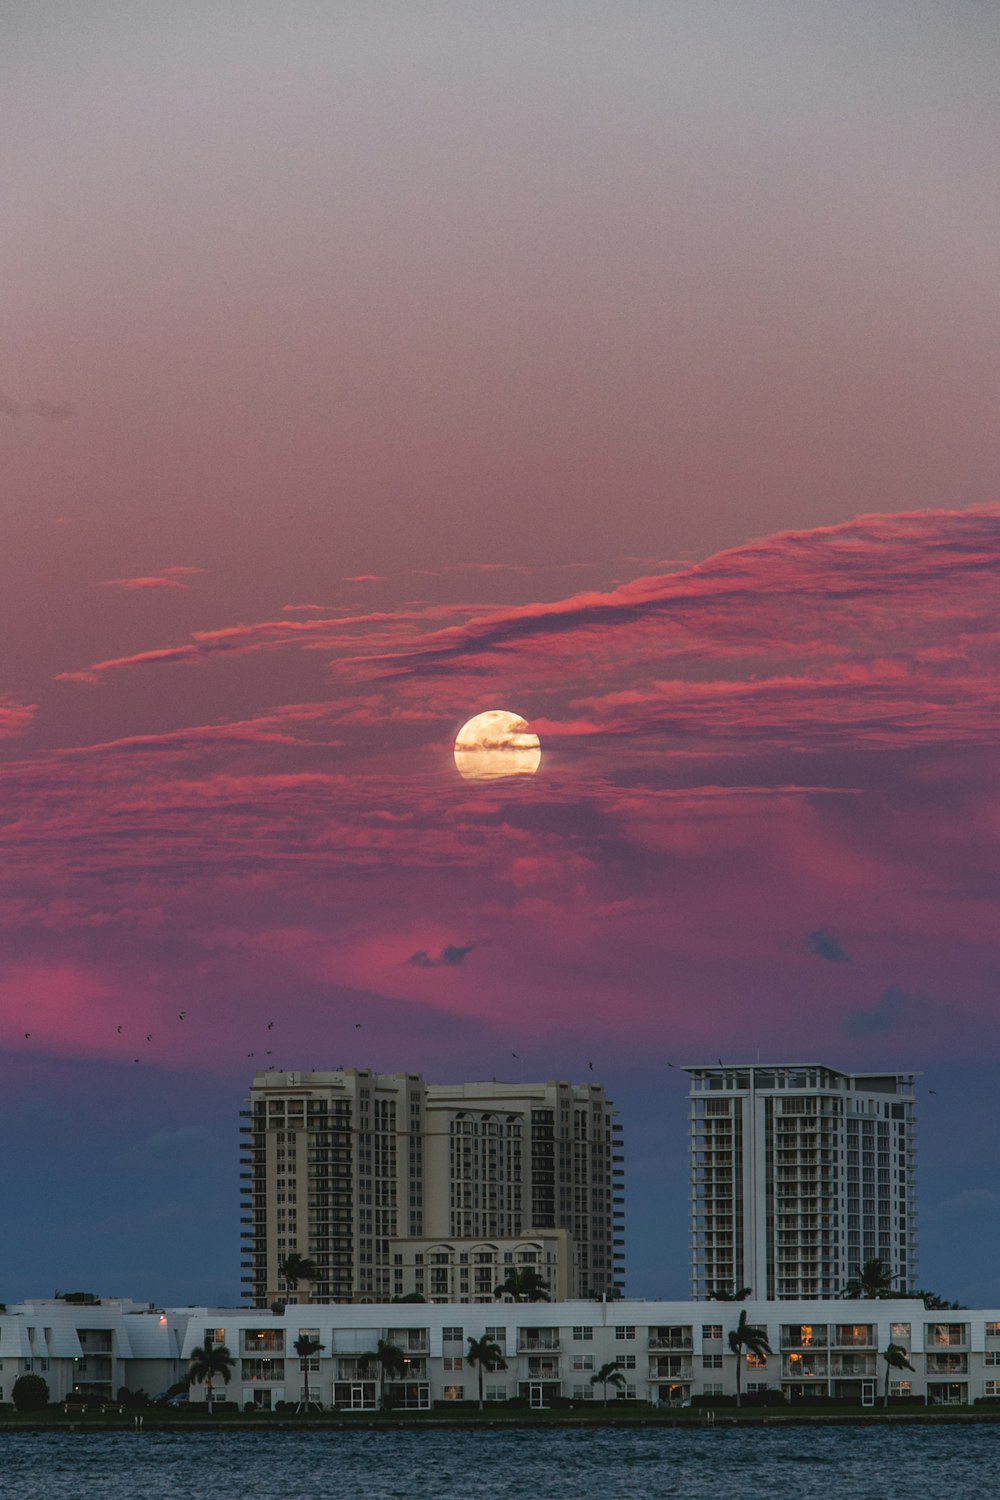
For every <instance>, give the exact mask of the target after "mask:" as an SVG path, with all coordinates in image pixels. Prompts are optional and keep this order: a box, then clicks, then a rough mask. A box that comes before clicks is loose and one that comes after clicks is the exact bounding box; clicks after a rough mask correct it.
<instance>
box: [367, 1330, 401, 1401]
mask: <svg viewBox="0 0 1000 1500" xmlns="http://www.w3.org/2000/svg"><path fill="white" fill-rule="evenodd" d="M409 1363H410V1361H409V1360H408V1359H407V1357H406V1354H405V1352H404V1351H403V1350H402V1349H401V1348H400V1347H399V1345H398V1344H393V1343H390V1342H389V1340H388V1339H379V1341H378V1344H377V1345H376V1347H375V1348H374V1349H369V1350H368V1352H367V1353H366V1354H362V1355H361V1357H360V1364H361V1366H362V1368H365V1367H367V1368H368V1369H369V1370H374V1372H375V1378H376V1379H377V1380H378V1404H379V1406H380V1407H381V1405H382V1388H383V1386H384V1385H385V1378H386V1376H387V1375H388V1377H389V1379H390V1380H402V1379H403V1377H404V1375H405V1374H406V1369H407V1366H408V1365H409Z"/></svg>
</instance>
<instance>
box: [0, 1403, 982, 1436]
mask: <svg viewBox="0 0 1000 1500" xmlns="http://www.w3.org/2000/svg"><path fill="white" fill-rule="evenodd" d="M998 1422H1000V1409H998V1410H986V1411H975V1410H970V1409H968V1408H964V1409H962V1410H958V1411H947V1410H944V1411H942V1410H935V1409H933V1408H932V1409H929V1410H924V1411H920V1412H906V1413H897V1412H881V1411H863V1410H858V1411H849V1412H805V1411H801V1412H779V1411H775V1410H774V1409H773V1408H772V1409H770V1410H767V1409H763V1410H759V1411H753V1410H752V1411H738V1410H735V1409H729V1408H727V1409H725V1410H724V1411H715V1412H701V1411H699V1412H697V1413H695V1412H690V1411H685V1412H683V1413H677V1414H673V1413H672V1414H670V1415H667V1414H663V1415H659V1414H657V1415H652V1414H650V1413H648V1412H646V1413H641V1414H640V1413H636V1414H635V1416H631V1415H629V1416H626V1415H611V1414H608V1415H607V1416H604V1415H603V1414H601V1415H598V1414H596V1413H595V1414H594V1415H593V1416H591V1415H590V1414H589V1413H587V1414H580V1413H574V1412H555V1411H554V1412H551V1413H549V1412H543V1413H537V1412H536V1413H528V1412H516V1413H514V1412H512V1413H510V1415H505V1416H499V1415H496V1414H492V1415H489V1414H487V1413H479V1412H476V1413H474V1414H470V1415H468V1416H461V1417H458V1416H446V1415H444V1414H438V1413H436V1412H428V1413H426V1414H425V1413H420V1414H417V1413H410V1414H406V1415H387V1416H380V1415H378V1414H376V1413H373V1412H369V1413H364V1414H358V1415H357V1416H347V1415H345V1414H343V1413H338V1412H322V1413H316V1414H314V1415H312V1416H305V1415H301V1414H300V1415H296V1414H295V1413H292V1412H289V1413H284V1412H280V1413H267V1414H263V1415H259V1414H257V1413H248V1412H227V1413H220V1414H219V1415H217V1416H214V1417H208V1416H204V1417H201V1416H198V1417H194V1416H192V1417H188V1416H186V1415H185V1416H165V1415H164V1414H161V1413H159V1412H150V1411H148V1410H141V1411H129V1412H123V1413H121V1415H117V1414H115V1415H108V1414H102V1413H95V1414H94V1415H93V1416H90V1415H87V1414H80V1413H73V1414H71V1415H67V1414H66V1413H63V1412H58V1413H54V1414H52V1415H51V1416H48V1415H47V1416H39V1415H34V1414H32V1415H28V1414H25V1415H24V1416H23V1417H22V1416H18V1415H16V1414H14V1413H3V1414H2V1415H0V1436H2V1434H3V1433H4V1432H38V1433H55V1432H68V1433H75V1434H81V1433H87V1432H101V1433H107V1432H131V1433H135V1434H137V1435H138V1434H141V1433H147V1432H155V1433H165V1432H169V1433H181V1432H198V1433H205V1432H215V1433H247V1432H251V1433H261V1432H296V1433H301V1432H307V1431H313V1432H339V1433H345V1432H364V1433H371V1432H383V1433H392V1432H415V1431H420V1430H424V1431H426V1430H428V1429H430V1430H432V1431H434V1432H442V1431H445V1432H462V1431H476V1432H481V1431H490V1432H496V1431H500V1430H503V1429H504V1428H509V1429H512V1430H518V1431H525V1430H531V1429H535V1430H539V1429H541V1430H548V1429H550V1428H553V1427H559V1428H576V1429H579V1430H586V1429H590V1428H599V1429H602V1430H606V1429H608V1428H619V1429H628V1430H630V1431H634V1430H637V1429H641V1428H647V1429H657V1430H659V1431H662V1430H665V1429H684V1430H685V1431H692V1430H699V1431H705V1432H713V1431H718V1430H719V1429H722V1428H734V1427H739V1428H747V1427H817V1426H818V1427H866V1426H877V1427H882V1426H887V1425H888V1426H897V1425H905V1426H947V1425H949V1424H951V1425H955V1424H957V1425H969V1424H974V1425H983V1424H985V1425H991V1424H996V1423H998Z"/></svg>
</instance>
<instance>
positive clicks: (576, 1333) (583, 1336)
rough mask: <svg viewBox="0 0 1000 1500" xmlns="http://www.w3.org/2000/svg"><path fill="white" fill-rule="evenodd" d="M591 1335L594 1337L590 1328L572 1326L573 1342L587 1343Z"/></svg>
mask: <svg viewBox="0 0 1000 1500" xmlns="http://www.w3.org/2000/svg"><path fill="white" fill-rule="evenodd" d="M593 1337H594V1330H593V1329H592V1328H574V1329H573V1341H574V1343H577V1344H585V1343H588V1342H589V1341H590V1340H591V1339H592V1338H593Z"/></svg>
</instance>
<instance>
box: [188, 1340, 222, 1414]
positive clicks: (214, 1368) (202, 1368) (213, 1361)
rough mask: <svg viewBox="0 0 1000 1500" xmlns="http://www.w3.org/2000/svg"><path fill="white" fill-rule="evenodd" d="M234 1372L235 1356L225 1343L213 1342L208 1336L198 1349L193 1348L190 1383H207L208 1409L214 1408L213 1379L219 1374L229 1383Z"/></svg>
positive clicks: (189, 1375)
mask: <svg viewBox="0 0 1000 1500" xmlns="http://www.w3.org/2000/svg"><path fill="white" fill-rule="evenodd" d="M232 1373H233V1356H232V1355H231V1354H230V1352H229V1350H228V1349H227V1348H226V1346H225V1344H213V1343H212V1340H211V1339H209V1338H206V1340H205V1342H204V1344H200V1345H199V1346H198V1348H197V1349H192V1350H191V1363H190V1364H189V1365H188V1384H189V1385H200V1384H201V1383H202V1382H203V1381H204V1384H205V1400H206V1401H207V1402H208V1409H209V1411H211V1409H212V1381H213V1380H214V1379H215V1377H216V1375H218V1377H219V1379H220V1380H221V1381H222V1382H223V1384H228V1382H229V1378H230V1376H231V1375H232Z"/></svg>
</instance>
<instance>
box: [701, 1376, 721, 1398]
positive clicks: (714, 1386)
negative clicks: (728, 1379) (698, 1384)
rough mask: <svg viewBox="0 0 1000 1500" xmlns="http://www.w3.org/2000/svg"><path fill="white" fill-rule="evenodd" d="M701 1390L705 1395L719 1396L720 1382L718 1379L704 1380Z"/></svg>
mask: <svg viewBox="0 0 1000 1500" xmlns="http://www.w3.org/2000/svg"><path fill="white" fill-rule="evenodd" d="M702 1390H703V1391H704V1393H705V1395H706V1396H721V1395H722V1382H721V1381H718V1380H706V1381H705V1384H704V1385H703V1386H702Z"/></svg>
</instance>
